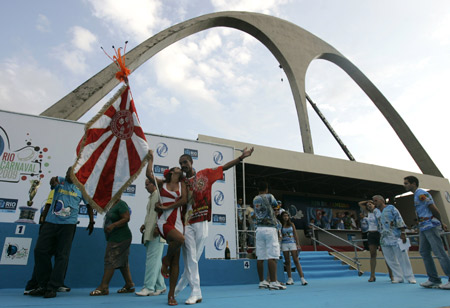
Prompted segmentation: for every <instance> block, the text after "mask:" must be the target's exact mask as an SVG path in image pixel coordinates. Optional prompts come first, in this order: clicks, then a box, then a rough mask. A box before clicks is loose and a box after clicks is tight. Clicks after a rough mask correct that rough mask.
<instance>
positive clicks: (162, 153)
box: [156, 142, 169, 157]
mask: <svg viewBox="0 0 450 308" xmlns="http://www.w3.org/2000/svg"><path fill="white" fill-rule="evenodd" d="M156 153H157V154H158V156H159V157H166V155H167V153H169V147H168V146H167V144H165V143H163V142H161V143H158V145H157V146H156Z"/></svg>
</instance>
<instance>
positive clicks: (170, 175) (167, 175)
mask: <svg viewBox="0 0 450 308" xmlns="http://www.w3.org/2000/svg"><path fill="white" fill-rule="evenodd" d="M175 168H176V167H172V168H170V169H169V172H167V174H164V179H165V180H164V183H170V181H171V180H172V174H173V171H174V170H175Z"/></svg>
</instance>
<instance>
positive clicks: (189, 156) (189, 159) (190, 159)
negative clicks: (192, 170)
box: [180, 154, 193, 164]
mask: <svg viewBox="0 0 450 308" xmlns="http://www.w3.org/2000/svg"><path fill="white" fill-rule="evenodd" d="M182 157H186V158H187V160H188V161H190V162H191V164H192V163H193V160H192V156H191V155H189V154H183V155H181V156H180V159H181V158H182Z"/></svg>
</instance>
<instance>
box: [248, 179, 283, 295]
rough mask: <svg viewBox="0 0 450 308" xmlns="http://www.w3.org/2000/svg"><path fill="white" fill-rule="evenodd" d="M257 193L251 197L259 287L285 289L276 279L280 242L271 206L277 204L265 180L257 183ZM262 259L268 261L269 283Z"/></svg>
mask: <svg viewBox="0 0 450 308" xmlns="http://www.w3.org/2000/svg"><path fill="white" fill-rule="evenodd" d="M258 192H259V194H258V195H257V196H256V197H255V198H254V199H253V206H254V208H255V218H256V226H257V227H256V257H257V259H258V261H257V268H258V276H259V281H260V282H259V288H269V289H270V290H285V289H286V287H285V286H283V285H281V284H280V283H279V282H278V280H277V260H278V258H279V257H280V244H279V242H278V232H277V219H276V217H275V213H274V211H273V209H272V207H276V206H277V200H276V199H275V197H274V196H273V195H272V194H269V193H268V192H269V187H268V184H267V182H261V183H259V185H258ZM264 260H268V263H269V278H270V283H268V282H267V281H266V280H264Z"/></svg>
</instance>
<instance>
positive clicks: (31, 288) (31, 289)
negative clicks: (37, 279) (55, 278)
mask: <svg viewBox="0 0 450 308" xmlns="http://www.w3.org/2000/svg"><path fill="white" fill-rule="evenodd" d="M37 288H38V287H26V288H25V290H24V291H23V295H30V293H31V292H33V291H34V290H36V289H37Z"/></svg>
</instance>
